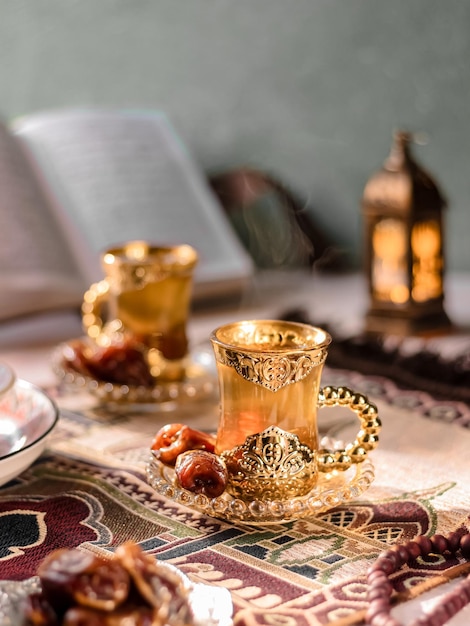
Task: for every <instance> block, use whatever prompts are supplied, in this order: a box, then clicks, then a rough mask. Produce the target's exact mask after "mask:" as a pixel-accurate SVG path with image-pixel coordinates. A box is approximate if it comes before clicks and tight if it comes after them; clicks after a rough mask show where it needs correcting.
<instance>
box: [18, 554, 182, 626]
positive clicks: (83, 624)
mask: <svg viewBox="0 0 470 626" xmlns="http://www.w3.org/2000/svg"><path fill="white" fill-rule="evenodd" d="M37 574H38V577H39V580H40V583H41V592H39V593H34V594H31V595H30V596H29V597H28V598H27V599H26V601H25V604H24V611H23V615H24V620H23V621H22V623H23V624H24V626H155V625H156V624H161V625H163V624H165V625H168V626H177V625H178V626H181V625H182V624H185V626H191V624H193V623H194V616H193V613H192V609H191V605H190V603H189V595H188V590H187V587H186V584H185V583H184V582H183V580H182V578H181V577H180V576H179V575H178V573H177V572H175V571H174V570H172V569H171V568H167V567H163V566H162V565H161V564H160V563H158V562H157V560H156V559H155V558H154V557H153V556H150V555H148V554H146V553H145V552H143V551H142V550H141V548H140V547H139V546H138V545H137V544H135V543H133V542H128V543H125V544H123V545H121V546H120V547H119V548H117V550H116V552H115V554H114V555H110V558H109V559H108V558H101V557H99V556H97V555H94V554H91V553H88V552H84V551H81V550H78V549H65V548H64V549H60V550H55V551H54V552H52V553H51V554H49V555H48V556H47V557H46V558H45V559H44V560H43V561H42V563H41V565H40V566H39V568H38V572H37Z"/></svg>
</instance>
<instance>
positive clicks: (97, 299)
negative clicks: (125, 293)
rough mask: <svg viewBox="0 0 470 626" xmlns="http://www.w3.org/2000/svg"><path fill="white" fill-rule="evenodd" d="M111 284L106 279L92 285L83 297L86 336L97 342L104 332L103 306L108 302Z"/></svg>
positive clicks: (83, 320) (83, 321)
mask: <svg viewBox="0 0 470 626" xmlns="http://www.w3.org/2000/svg"><path fill="white" fill-rule="evenodd" d="M108 294H109V283H108V281H107V280H106V279H104V280H100V281H99V282H98V283H94V284H92V285H91V286H90V287H89V289H88V290H87V291H86V292H85V295H84V296H83V303H82V323H83V328H84V330H85V332H86V334H87V335H88V336H89V337H90V338H91V339H94V340H95V341H96V339H97V338H98V337H99V336H100V334H101V332H102V330H103V325H104V323H103V318H102V314H101V310H102V306H103V304H104V303H105V302H106V301H107V299H108Z"/></svg>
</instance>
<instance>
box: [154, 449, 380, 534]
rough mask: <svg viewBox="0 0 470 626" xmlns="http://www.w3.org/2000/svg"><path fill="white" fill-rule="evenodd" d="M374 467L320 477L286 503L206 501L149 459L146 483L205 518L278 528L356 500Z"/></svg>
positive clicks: (224, 496)
mask: <svg viewBox="0 0 470 626" xmlns="http://www.w3.org/2000/svg"><path fill="white" fill-rule="evenodd" d="M374 477H375V473H374V466H373V464H372V462H371V461H370V460H368V459H366V460H365V461H363V462H362V463H358V464H356V465H353V466H352V467H351V468H350V469H348V470H346V471H344V472H341V471H333V472H331V473H320V474H319V478H318V482H317V484H316V486H315V487H314V488H313V489H312V490H311V491H310V492H308V493H307V494H305V495H303V496H297V497H293V498H290V499H289V500H263V501H261V500H250V501H245V500H240V499H238V498H235V497H234V496H231V495H230V494H229V493H227V492H225V493H223V494H222V495H221V496H219V497H217V498H208V497H207V496H204V495H201V494H195V493H192V492H190V491H187V490H186V489H183V488H181V487H180V486H179V485H178V483H177V481H176V477H175V472H174V469H173V468H171V467H168V466H166V465H163V464H162V463H161V462H160V461H158V460H157V459H155V458H153V457H152V458H151V460H150V461H149V463H148V465H147V480H148V482H149V484H150V485H151V487H153V488H154V489H155V491H156V492H157V493H159V494H160V495H162V496H165V497H166V498H169V499H170V500H172V501H173V502H177V503H178V504H183V505H185V506H187V507H189V508H192V509H195V510H196V511H199V512H201V513H204V514H205V515H209V516H211V517H218V518H221V519H224V520H226V521H230V522H235V523H243V524H258V525H260V526H262V525H265V524H279V523H281V522H290V521H293V520H297V519H301V518H308V517H315V516H317V515H319V514H320V513H323V512H324V511H328V510H329V509H332V508H334V507H336V506H339V505H341V504H344V503H345V502H349V501H350V500H354V499H355V498H358V497H359V496H360V495H361V494H362V493H363V492H364V491H366V490H367V489H368V488H369V487H370V485H371V484H372V482H373V480H374Z"/></svg>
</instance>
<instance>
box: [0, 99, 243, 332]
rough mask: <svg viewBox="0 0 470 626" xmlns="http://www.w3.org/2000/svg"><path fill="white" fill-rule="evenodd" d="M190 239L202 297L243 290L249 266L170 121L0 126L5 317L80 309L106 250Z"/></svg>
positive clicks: (126, 115)
mask: <svg viewBox="0 0 470 626" xmlns="http://www.w3.org/2000/svg"><path fill="white" fill-rule="evenodd" d="M133 239H144V240H147V241H151V242H153V243H156V244H162V245H166V244H176V243H189V244H191V245H192V246H193V247H195V248H196V249H197V250H198V252H199V255H200V261H199V264H198V266H197V269H196V272H195V281H194V299H195V300H201V299H209V298H217V297H220V298H224V297H226V296H232V295H235V294H237V292H240V291H241V290H242V289H243V287H244V286H245V285H246V283H247V281H248V280H249V278H250V277H251V275H252V272H253V262H252V260H251V258H250V257H249V255H248V253H247V252H246V251H245V249H244V248H243V246H242V244H241V243H240V241H239V239H238V238H237V236H236V233H235V231H234V230H233V228H232V226H231V224H230V222H229V221H228V218H227V217H226V215H225V214H224V213H223V210H222V208H221V206H220V205H219V203H218V200H217V199H216V198H215V196H214V195H213V194H212V192H211V191H210V189H209V186H208V185H207V184H206V181H205V178H204V176H203V174H202V172H200V171H199V169H198V168H197V166H196V165H195V163H194V162H193V160H192V159H191V157H190V156H189V154H188V153H187V151H186V149H185V148H184V146H183V145H182V143H181V141H180V140H179V139H178V137H177V136H176V134H175V132H174V131H173V129H172V127H171V125H170V124H169V123H168V121H167V119H166V117H165V116H164V115H162V114H160V113H158V112H146V111H144V112H142V111H137V112H133V111H114V110H111V111H107V110H81V109H80V110H75V109H73V110H65V111H57V112H55V111H51V112H45V113H38V114H33V115H29V116H26V117H24V118H20V119H17V120H15V121H14V123H13V124H11V125H10V126H7V125H6V124H4V125H0V290H1V294H2V297H1V299H0V321H1V320H8V319H10V320H11V319H12V318H15V317H17V316H21V315H26V314H30V313H36V312H42V311H49V310H50V311H54V310H58V309H66V308H72V307H79V306H80V304H81V302H82V297H83V294H84V292H85V290H86V289H87V288H88V286H89V285H90V284H91V283H93V282H96V281H98V280H100V279H101V278H103V272H102V269H101V266H100V260H99V259H100V253H101V252H102V251H103V250H104V249H106V248H108V247H110V246H113V245H116V244H120V243H123V242H124V241H128V240H133Z"/></svg>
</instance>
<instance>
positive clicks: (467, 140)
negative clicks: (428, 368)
mask: <svg viewBox="0 0 470 626" xmlns="http://www.w3.org/2000/svg"><path fill="white" fill-rule="evenodd" d="M469 33H470V2H469V1H468V0H445V1H443V0H394V1H393V2H386V1H385V0H0V114H1V115H3V117H4V118H7V119H9V118H11V117H14V116H17V115H22V114H27V113H30V112H33V111H37V110H41V109H50V108H60V107H64V106H89V105H92V106H96V105H98V106H112V107H138V108H140V107H141V108H148V107H151V108H157V109H161V110H163V111H165V112H166V113H167V114H168V116H169V118H170V120H171V121H172V123H173V125H174V126H175V128H176V130H177V132H178V133H179V134H180V136H181V137H182V139H183V141H184V142H185V143H186V144H187V146H188V148H189V150H190V152H191V153H192V154H193V156H194V157H195V159H196V160H197V161H198V162H199V164H200V165H201V167H202V168H203V169H204V170H206V171H207V172H212V171H217V170H221V169H225V168H227V167H232V166H238V165H250V166H253V167H258V168H261V169H264V170H268V171H270V172H272V173H274V174H276V175H277V176H279V177H280V178H281V179H282V180H283V181H284V182H286V183H287V184H288V185H290V186H291V187H292V188H293V189H295V190H297V191H298V192H299V193H300V194H301V195H303V196H305V198H307V199H308V205H309V207H310V210H311V212H312V214H313V215H314V217H315V219H316V220H317V221H318V222H319V223H320V224H321V225H322V227H323V228H324V229H325V230H326V232H327V233H328V234H329V235H330V236H331V237H332V238H334V239H335V240H336V241H337V242H338V243H339V245H340V246H341V247H342V248H343V249H344V251H345V252H346V253H347V254H348V255H349V258H350V261H351V264H352V265H359V264H360V262H361V239H362V216H361V214H360V199H361V194H362V190H363V187H364V184H365V182H366V180H367V178H368V177H369V175H370V174H371V173H372V171H374V170H375V169H376V168H378V167H379V166H380V165H381V164H382V162H383V160H384V158H385V157H386V155H387V153H388V150H389V145H390V140H391V135H392V132H393V130H394V129H395V128H406V129H409V130H412V131H417V132H421V133H423V134H424V135H425V136H426V138H427V143H426V145H425V146H417V147H416V150H415V154H416V156H417V158H418V159H419V160H420V161H421V163H422V164H423V165H425V166H426V167H428V169H429V170H430V171H431V172H432V173H434V175H435V176H436V178H437V179H438V181H439V183H440V185H441V187H442V189H443V191H444V193H445V194H446V196H447V198H448V201H449V209H448V212H447V214H446V243H447V266H448V269H451V270H470V245H469V244H468V235H469V225H470V212H469V201H470V171H469V158H470V130H469V116H470V92H469V89H470V69H469V62H470V35H469Z"/></svg>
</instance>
